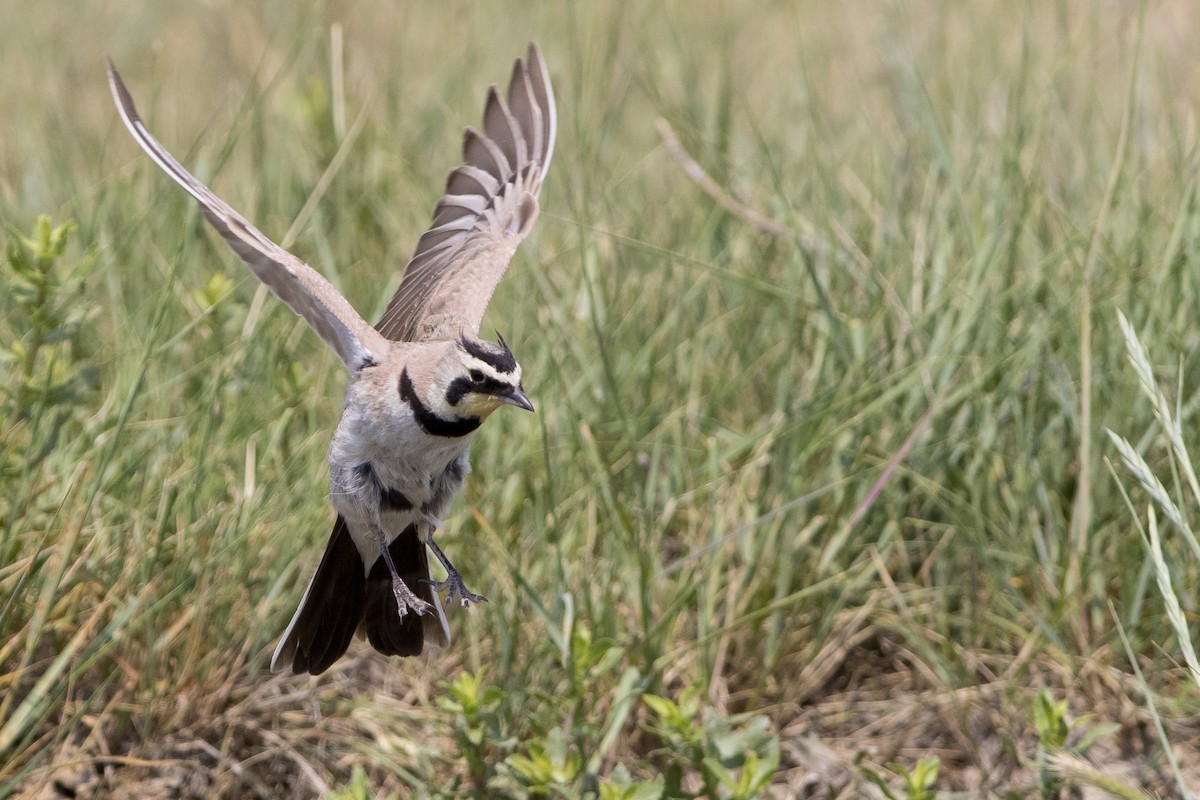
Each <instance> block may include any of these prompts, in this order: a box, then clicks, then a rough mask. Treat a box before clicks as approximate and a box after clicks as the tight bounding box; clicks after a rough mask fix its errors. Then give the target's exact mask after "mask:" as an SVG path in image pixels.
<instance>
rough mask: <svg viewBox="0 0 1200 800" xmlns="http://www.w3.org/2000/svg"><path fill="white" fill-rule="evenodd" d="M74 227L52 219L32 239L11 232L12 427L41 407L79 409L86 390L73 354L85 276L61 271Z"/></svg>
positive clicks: (5, 286)
mask: <svg viewBox="0 0 1200 800" xmlns="http://www.w3.org/2000/svg"><path fill="white" fill-rule="evenodd" d="M74 228H75V225H74V223H72V222H66V223H63V224H62V225H58V226H55V225H54V224H53V223H52V222H51V221H50V218H49V217H48V216H44V215H43V216H41V217H38V220H37V222H36V223H34V226H33V229H32V231H30V233H29V235H28V236H27V235H25V234H23V233H21V232H20V231H18V230H16V229H15V228H11V227H10V228H9V237H8V242H7V244H6V246H5V263H4V265H3V269H2V270H0V289H2V290H3V291H2V292H0V297H2V298H3V300H2V306H0V307H2V308H3V311H4V318H5V319H4V322H3V323H2V327H0V364H3V365H4V367H5V371H6V372H7V373H8V375H9V377H8V379H7V380H6V381H4V383H3V384H2V385H0V393H3V410H4V416H5V418H6V419H7V421H8V425H10V426H11V425H15V424H20V423H26V422H28V421H29V420H30V418H31V417H33V416H34V415H35V412H36V411H37V410H38V409H43V410H44V409H47V408H52V407H55V406H64V405H72V404H73V403H75V402H76V401H77V399H78V397H79V394H80V392H81V391H82V384H83V382H82V381H81V380H80V378H81V374H80V369H79V366H78V355H79V354H78V353H73V352H72V345H75V346H76V347H78V346H79V344H80V342H78V341H77V334H78V333H79V328H80V322H81V321H82V320H83V318H84V315H85V313H86V308H87V307H88V306H87V304H83V303H78V302H76V300H78V299H79V296H80V294H81V292H82V275H81V274H80V273H81V272H82V270H79V269H75V270H74V271H72V272H71V273H68V274H66V275H64V274H63V272H64V271H63V269H62V266H61V260H62V256H63V254H64V253H65V251H66V248H67V243H68V241H69V240H70V235H71V232H72V231H73V230H74Z"/></svg>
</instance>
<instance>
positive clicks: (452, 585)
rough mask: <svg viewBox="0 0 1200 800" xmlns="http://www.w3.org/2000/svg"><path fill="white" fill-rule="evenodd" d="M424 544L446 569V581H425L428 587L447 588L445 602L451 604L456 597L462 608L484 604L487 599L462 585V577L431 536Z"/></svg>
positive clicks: (439, 589) (437, 589)
mask: <svg viewBox="0 0 1200 800" xmlns="http://www.w3.org/2000/svg"><path fill="white" fill-rule="evenodd" d="M426 544H428V545H429V547H430V549H431V550H433V554H434V555H435V556H437V560H438V561H440V562H442V566H443V567H444V568H445V569H446V580H444V581H427V583H429V585H430V586H432V587H433V588H434V590H436V591H439V592H440V591H441V590H442V589H446V588H447V587H448V588H449V591H448V592H447V594H446V602H447V603H451V602H453V601H454V597H455V596H456V595H457V596H458V598H459V599H460V600H461V601H462V604H463V605H464V606H469V605H471V603H486V602H487V598H486V597H484V596H483V595H481V594H475V593H474V592H472V591H471V590H469V589H468V588H467V585H466V584H465V583H463V579H462V575H460V574H459V572H458V570H456V569H455V568H454V565H453V564H451V563H450V559H448V558H446V554H445V553H443V552H442V548H440V547H438V545H437V542H435V541H434V540H433V535H432V534H430V536H429V538H428V539H427V540H426Z"/></svg>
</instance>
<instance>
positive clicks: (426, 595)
mask: <svg viewBox="0 0 1200 800" xmlns="http://www.w3.org/2000/svg"><path fill="white" fill-rule="evenodd" d="M388 550H389V551H390V552H391V554H392V562H393V563H394V564H395V565H396V571H397V572H398V573H399V574H400V579H401V580H403V581H404V583H405V584H406V585H407V586H408V588H409V589H411V590H412V591H413V593H414V594H415V595H416V596H417V597H419V598H421V599H422V600H424V601H425V602H427V603H431V604H432V603H435V602H436V601H435V598H434V596H433V589H432V588H431V587H430V586H429V584H428V583H426V582H425V581H427V580H429V557H428V555H427V554H426V551H425V543H424V542H422V541H421V539H420V537H418V536H417V528H416V526H415V525H409V526H408V527H407V528H405V529H404V531H403V532H402V533H401V534H400V535H399V536H397V537H396V538H395V539H393V540H392V543H391V544H390V545H389V546H388ZM435 613H436V612H435ZM363 627H364V628H365V629H366V634H367V641H369V642H370V643H371V646H372V647H374V648H375V649H376V650H378V651H379V652H381V653H383V654H384V655H388V656H416V655H420V654H421V651H422V650H423V649H424V648H425V620H424V619H423V618H422V617H419V616H417V615H416V614H405V615H404V616H403V617H401V616H400V612H399V609H398V607H397V606H396V595H395V594H394V593H393V592H392V576H391V575H390V574H389V573H388V568H387V564H385V563H384V561H383V559H382V558H378V559H376V560H375V563H374V565H372V567H371V572H370V574H368V576H367V582H366V607H365V611H364V614H363Z"/></svg>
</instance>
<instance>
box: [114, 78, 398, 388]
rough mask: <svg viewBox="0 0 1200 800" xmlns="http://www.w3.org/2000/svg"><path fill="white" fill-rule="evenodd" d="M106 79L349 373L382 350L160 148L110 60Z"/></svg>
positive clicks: (147, 141)
mask: <svg viewBox="0 0 1200 800" xmlns="http://www.w3.org/2000/svg"><path fill="white" fill-rule="evenodd" d="M108 83H109V86H110V88H111V89H112V94H113V99H114V100H116V103H117V110H118V111H119V112H120V113H121V119H122V120H123V121H124V122H125V127H126V128H128V129H129V132H130V133H131V134H133V138H134V139H135V140H136V141H137V143H138V144H139V145H140V146H141V148H142V149H143V150H145V151H146V154H147V155H149V156H150V158H151V159H153V160H154V163H155V164H157V165H158V166H159V167H160V168H161V169H162V170H163V172H165V173H167V175H168V176H170V177H171V179H172V180H174V181H175V182H176V183H178V184H179V185H180V186H182V187H183V188H184V190H185V191H186V192H187V193H188V194H190V195H191V196H192V197H193V198H195V200H196V202H198V203H199V204H200V210H201V211H202V212H203V213H204V217H205V219H207V220H208V222H209V223H210V224H211V225H212V226H213V227H214V228H215V229H216V230H217V233H219V234H221V238H223V239H224V240H225V242H226V244H228V245H229V247H230V249H232V250H233V252H235V253H237V255H238V257H240V258H241V259H242V261H244V262H245V263H246V266H247V267H248V268H249V269H250V271H251V272H253V273H254V275H255V276H256V277H257V278H258V279H259V280H261V281H262V282H263V283H264V284H266V286H267V288H268V289H270V290H271V291H272V292H274V293H275V295H276V296H277V297H278V298H279V299H280V300H282V301H283V302H284V303H286V304H287V305H288V307H289V308H291V309H292V311H294V312H296V313H297V314H298V315H300V316H301V317H304V319H305V321H306V322H308V324H309V326H310V327H311V328H312V329H313V330H314V331H315V332H316V333H317V335H318V336H320V337H321V338H322V339H323V340H324V341H325V343H326V344H327V345H329V346H330V347H331V348H332V349H333V350H334V352H336V353H337V354H338V356H339V357H340V358H341V359H342V362H343V363H344V364H345V365H346V366H347V367H349V368H350V370H351V371H357V370H359V369H362V368H363V367H364V366H366V365H368V364H373V363H378V362H379V361H381V360H382V359H383V358H384V357H385V356H386V355H387V352H388V349H389V347H390V344H389V342H388V341H387V339H386V338H385V337H383V336H382V335H380V334H379V333H378V332H377V331H376V330H375V329H373V328H372V327H371V326H370V325H368V324H367V323H366V321H364V320H363V318H362V317H360V316H359V315H358V312H356V311H355V310H354V307H353V306H351V305H350V303H349V302H348V301H347V300H346V298H344V297H342V295H341V294H340V293H339V292H338V291H337V289H335V288H334V287H333V284H331V283H330V282H329V281H328V280H326V279H325V277H324V276H322V275H321V274H320V273H319V272H317V271H316V270H315V269H313V268H312V267H310V266H309V265H308V264H305V263H304V262H303V261H301V260H300V259H298V258H296V257H295V256H294V255H292V254H291V253H289V252H288V251H286V250H284V249H283V248H282V247H280V246H279V245H277V244H275V243H274V242H272V241H271V240H270V239H268V238H267V237H266V236H264V235H263V234H262V232H260V231H259V230H258V229H257V228H255V227H254V226H253V225H251V224H250V223H249V222H248V221H247V220H246V218H245V217H243V216H242V215H241V214H239V213H238V212H236V211H234V210H233V208H232V207H231V206H230V205H229V204H228V203H226V202H225V201H224V200H222V199H221V198H219V197H217V196H216V195H215V194H213V192H212V190H210V189H209V188H208V187H207V186H205V185H204V184H203V183H201V182H200V181H199V180H197V179H196V178H195V176H193V175H192V174H191V173H190V172H188V171H187V170H186V169H184V168H183V167H182V166H181V165H180V163H179V162H178V161H176V160H175V157H174V156H172V155H171V154H170V153H169V152H167V149H166V148H165V147H163V146H162V145H161V144H160V143H159V141H158V140H157V139H155V138H154V136H153V135H151V133H150V131H149V130H147V129H146V126H145V125H144V124H143V123H142V119H141V117H139V116H138V112H137V108H136V107H135V106H134V104H133V97H132V96H130V94H129V90H128V89H126V88H125V84H124V83H123V82H122V81H121V76H120V75H118V74H117V71H116V69H115V68H114V67H113V64H112V61H109V62H108Z"/></svg>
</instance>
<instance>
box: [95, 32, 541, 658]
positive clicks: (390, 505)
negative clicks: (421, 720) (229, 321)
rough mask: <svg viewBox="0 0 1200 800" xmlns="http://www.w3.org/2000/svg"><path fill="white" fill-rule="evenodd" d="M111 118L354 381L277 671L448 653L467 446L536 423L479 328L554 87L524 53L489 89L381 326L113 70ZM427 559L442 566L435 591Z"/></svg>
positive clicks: (532, 54)
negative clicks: (315, 549) (499, 429)
mask: <svg viewBox="0 0 1200 800" xmlns="http://www.w3.org/2000/svg"><path fill="white" fill-rule="evenodd" d="M108 81H109V86H110V87H111V89H112V93H113V98H114V100H115V101H116V104H117V110H118V111H119V112H120V114H121V119H122V120H123V121H124V122H125V126H126V127H127V128H128V129H129V132H130V133H131V134H133V138H134V139H135V140H137V143H138V144H139V145H140V146H141V148H142V149H143V150H145V151H146V153H147V154H148V155H149V156H150V158H151V159H153V160H154V163H156V164H157V165H158V166H159V167H161V168H162V169H163V171H164V172H166V173H167V175H169V176H170V177H171V178H172V179H173V180H174V181H175V182H176V183H178V184H179V185H180V186H182V187H183V188H184V190H185V191H187V193H188V194H190V195H191V196H192V197H193V198H195V200H196V201H197V202H198V203H199V204H200V210H201V212H202V213H203V214H204V217H205V219H207V220H208V222H209V223H210V224H211V225H212V226H213V227H214V228H215V229H216V230H217V232H218V233H219V234H220V235H221V237H222V238H223V239H224V240H225V242H226V243H227V244H228V245H229V247H230V248H231V249H232V250H233V251H234V252H235V253H236V254H237V255H238V256H239V257H241V259H242V261H244V262H245V263H246V266H247V267H248V268H249V269H250V271H251V272H253V273H254V275H255V276H257V277H258V279H259V280H261V281H262V282H263V283H264V284H266V286H267V288H269V289H270V290H271V291H272V292H274V293H275V295H276V296H278V297H279V299H280V300H282V301H283V302H284V303H286V304H287V305H288V307H290V308H291V309H292V311H294V312H296V314H298V315H300V316H301V317H303V318H304V319H305V321H306V322H307V323H308V324H309V326H310V327H311V328H312V329H313V330H314V331H315V332H316V334H317V335H318V336H320V337H321V339H323V340H324V341H325V343H326V344H327V345H329V346H330V347H331V348H332V349H333V350H334V352H336V353H337V354H338V357H339V358H341V360H342V362H343V363H344V364H345V365H346V368H347V369H349V371H350V385H349V388H348V389H347V392H346V402H345V406H344V407H343V409H342V416H341V419H340V421H339V422H338V426H337V430H336V431H335V432H334V435H333V443H332V445H331V446H330V451H329V489H330V492H329V496H330V501H331V503H332V505H333V508H334V511H336V512H337V521H336V522H335V523H334V525H333V533H332V534H331V535H330V537H329V543H328V544H327V545H326V548H325V554H324V556H322V558H321V561H320V564H319V565H318V566H317V571H316V573H315V574H314V575H313V577H312V579H311V580H310V581H309V584H308V588H307V589H305V591H304V596H303V598H302V599H301V600H300V607H299V608H298V609H297V611H296V614H295V616H293V617H292V621H291V623H290V624H289V625H288V627H287V630H286V631H284V634H283V637H282V638H281V639H280V641H279V646H278V647H276V649H275V654H274V656H273V657H272V659H271V669H272V671H280V670H282V669H286V668H288V667H290V668H291V669H292V671H293V672H295V673H304V672H308V673H311V674H313V675H318V674H320V673H322V672H324V671H325V670H326V669H328V668H329V667H330V665H332V664H333V663H334V662H335V661H336V660H337V659H339V658H341V656H342V655H343V654H344V653H345V652H346V649H347V648H348V647H349V645H350V639H351V638H352V637H353V636H354V634H355V633H356V632H358V633H359V634H360V635H365V636H366V639H367V641H368V642H370V644H371V646H372V647H374V648H375V649H376V650H378V651H379V652H381V653H383V654H385V655H397V656H411V655H418V654H420V653H421V651H422V650H423V648H424V646H425V644H426V642H429V643H432V644H437V645H446V644H448V643H449V641H450V631H449V626H448V625H447V623H446V617H445V613H444V612H443V609H442V605H441V600H440V598H439V596H438V592H439V591H440V590H442V589H445V590H446V592H447V598H446V599H447V602H453V601H454V600H455V599H456V598H457V599H458V600H459V601H460V602H461V603H462V604H463V605H464V606H465V605H468V604H470V603H472V602H479V601H481V600H484V599H485V598H483V597H482V596H481V595H477V594H474V593H473V592H471V591H470V590H469V589H467V587H466V585H465V584H464V583H463V579H462V576H461V574H460V573H459V571H458V570H457V569H455V567H454V565H453V564H451V562H450V560H449V559H448V558H447V557H446V555H445V553H443V552H442V549H441V547H439V546H438V544H437V542H436V541H435V539H434V533H435V532H436V531H437V529H438V528H439V527H440V526H441V517H442V515H443V514H444V513H445V512H446V511H447V509H448V508H449V506H450V502H451V501H452V500H453V499H454V496H455V495H457V494H458V492H459V490H460V489H461V488H462V485H463V481H464V479H465V478H466V475H467V473H468V472H469V471H470V463H469V462H468V459H467V451H468V447H469V445H470V441H471V436H472V434H473V433H474V432H475V430H476V429H477V428H478V427H479V426H480V424H482V423H483V421H484V420H485V419H487V417H488V416H489V415H490V414H491V413H492V412H493V411H495V410H496V409H498V408H500V407H501V406H503V405H510V406H515V407H517V408H523V409H525V410H527V411H533V404H532V403H531V402H530V401H529V398H528V397H526V396H525V392H524V389H523V388H522V385H521V367H520V365H519V364H518V363H517V361H516V359H515V358H514V357H513V354H512V353H511V352H510V350H509V348H508V345H506V344H505V343H504V340H503V339H502V338H501V339H500V340H499V341H498V342H490V341H487V340H485V339H482V338H480V336H479V326H480V323H481V321H482V319H483V314H484V311H485V310H486V309H487V305H488V302H489V301H490V300H491V298H492V294H493V292H495V289H496V286H497V284H499V282H500V279H501V278H502V277H503V276H504V273H505V271H506V270H507V269H508V264H509V262H510V261H511V260H512V256H513V253H514V252H515V251H516V248H517V245H519V244H520V243H521V241H522V240H523V239H524V238H525V237H526V235H527V234H528V233H529V230H530V228H532V227H533V224H534V222H535V221H536V220H537V216H538V194H539V192H540V190H541V188H542V181H543V179H544V178H545V176H546V170H547V169H548V168H549V166H550V157H551V155H552V154H553V152H554V138H555V130H556V122H555V107H554V93H553V91H552V89H551V86H550V76H549V73H548V72H547V70H546V64H545V61H543V59H542V54H541V52H540V51H539V50H538V48H537V46H536V45H534V44H530V45H529V51H528V53H527V54H526V56H525V58H524V59H518V60H517V62H516V64H515V65H514V66H513V71H512V77H511V78H510V80H509V83H508V91H507V92H506V93H505V96H504V97H502V96H501V94H500V92H499V91H498V90H497V88H496V87H495V86H492V87H491V88H489V90H488V94H487V102H486V104H485V106H484V112H483V126H482V130H475V129H473V128H467V130H466V133H465V134H464V137H463V163H462V164H461V165H460V166H458V167H455V168H454V169H453V170H451V172H450V175H449V177H448V178H447V179H446V191H445V194H444V196H443V197H442V199H441V200H440V201H438V203H437V205H436V206H435V208H434V212H433V222H432V224H431V225H430V227H429V230H427V231H426V232H425V233H424V234H423V235H422V236H421V238H420V240H419V241H418V242H417V246H416V250H415V251H414V252H413V256H412V259H411V260H410V261H409V262H408V265H407V266H406V267H405V268H404V275H403V277H402V279H401V281H400V287H399V289H397V290H396V294H395V296H394V297H393V298H392V300H391V302H390V303H389V304H388V306H387V310H386V311H384V314H383V318H382V319H380V320H379V323H378V324H377V325H375V326H374V327H371V326H370V325H368V324H367V323H366V322H365V321H363V319H362V317H360V316H359V315H358V313H357V312H356V311H355V310H354V308H353V307H352V306H351V305H350V303H349V302H347V300H346V299H345V298H344V297H342V296H341V294H339V293H338V291H337V290H336V289H335V288H334V287H333V285H332V284H331V283H329V281H327V280H326V279H325V278H324V277H323V276H322V275H321V274H320V273H319V272H317V271H316V270H314V269H313V268H312V267H310V266H309V265H308V264H306V263H304V262H303V261H301V260H300V259H299V258H297V257H296V256H294V255H292V254H291V253H289V252H287V251H286V250H284V249H283V248H282V247H280V246H279V245H277V244H275V243H274V242H272V241H271V240H270V239H268V238H267V237H266V236H264V235H263V234H262V233H261V232H260V231H259V230H258V229H257V228H255V227H254V226H253V225H251V224H250V223H249V222H248V221H247V220H246V219H245V217H243V216H242V215H241V214H239V213H238V212H236V211H234V210H233V208H231V207H230V206H229V204H228V203H226V202H225V201H224V200H222V199H221V198H219V197H217V196H216V195H215V194H213V193H212V191H211V190H210V189H209V188H208V187H207V186H205V185H204V184H202V183H201V182H200V181H198V180H197V179H196V178H195V177H194V176H193V175H192V174H191V173H190V172H188V171H187V170H186V169H184V168H183V167H182V166H181V165H180V164H179V162H178V161H176V160H175V158H174V157H173V156H172V155H171V154H170V153H169V152H167V150H166V148H164V147H163V146H162V145H161V144H159V142H158V140H157V139H155V138H154V137H153V136H152V135H151V134H150V132H149V131H148V130H147V129H146V126H145V125H144V124H143V122H142V120H141V118H140V117H139V116H138V112H137V109H136V108H135V107H134V104H133V98H132V97H131V96H130V94H129V91H128V90H127V89H126V88H125V84H124V83H123V82H122V81H121V77H120V76H119V75H118V74H117V71H116V69H114V68H113V65H112V62H111V61H110V62H109V64H108ZM427 548H428V550H432V551H433V554H434V556H435V557H436V558H437V560H438V561H439V562H441V565H442V567H443V568H444V569H445V571H446V579H445V580H444V581H441V582H433V581H432V580H431V579H430V573H429V561H428V551H427Z"/></svg>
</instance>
